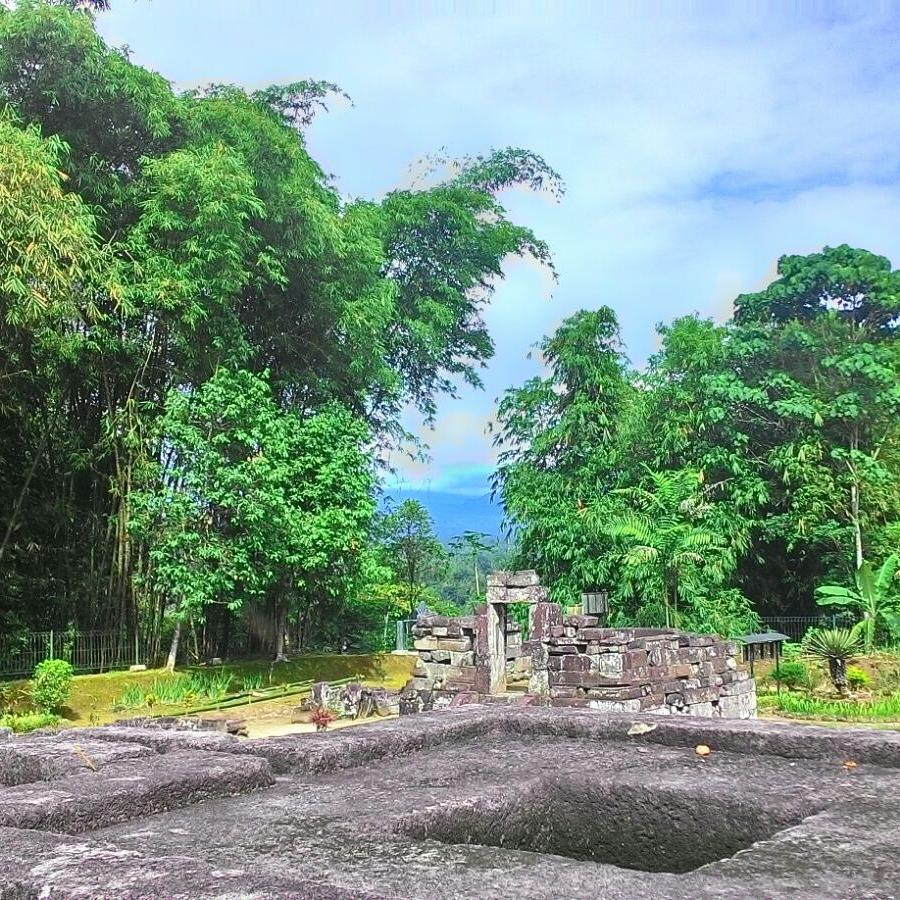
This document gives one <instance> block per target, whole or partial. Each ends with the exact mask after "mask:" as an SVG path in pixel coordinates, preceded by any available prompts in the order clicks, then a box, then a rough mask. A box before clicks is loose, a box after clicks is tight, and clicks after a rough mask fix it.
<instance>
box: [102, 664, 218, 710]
mask: <svg viewBox="0 0 900 900" xmlns="http://www.w3.org/2000/svg"><path fill="white" fill-rule="evenodd" d="M232 682H234V674H233V673H232V672H229V671H228V670H226V669H219V670H215V671H212V672H189V673H188V674H187V675H176V676H175V677H169V678H155V679H154V680H153V681H152V682H151V683H150V684H149V685H147V684H127V685H125V687H124V688H123V689H122V693H121V694H120V695H119V699H118V701H117V703H116V704H115V706H117V707H119V708H120V709H138V708H140V707H144V706H146V707H153V706H157V705H160V704H162V705H166V706H180V705H189V704H192V703H196V702H198V701H202V700H208V701H210V702H212V703H215V702H217V701H219V700H223V699H224V698H225V697H227V696H228V695H229V693H232V692H233V690H232Z"/></svg>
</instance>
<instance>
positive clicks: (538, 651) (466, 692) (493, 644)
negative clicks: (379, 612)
mask: <svg viewBox="0 0 900 900" xmlns="http://www.w3.org/2000/svg"><path fill="white" fill-rule="evenodd" d="M512 603H527V604H528V606H529V633H528V635H527V639H525V640H523V637H522V633H521V629H520V627H519V625H518V624H516V623H514V622H512V621H511V619H510V617H509V616H508V614H507V611H508V608H509V605H510V604H512ZM413 637H414V638H415V644H414V646H415V649H416V651H417V653H418V655H419V661H418V664H417V666H416V668H415V670H414V672H413V677H412V678H411V679H410V681H409V683H408V684H407V686H406V690H405V691H404V695H403V701H402V702H403V705H402V707H401V710H402V711H403V712H416V711H420V710H427V709H431V708H433V707H443V706H451V705H452V706H456V705H461V704H463V703H470V702H477V701H484V700H485V699H492V698H495V699H496V698H502V697H505V698H506V699H507V700H509V701H510V702H517V703H520V704H522V705H549V706H565V707H584V708H588V709H593V710H597V711H600V712H641V711H644V712H653V713H657V714H679V715H690V716H708V717H724V718H737V719H747V718H753V717H755V716H756V686H755V683H754V681H753V679H752V678H750V676H749V675H748V674H747V673H746V672H744V671H743V670H741V669H739V668H738V664H737V648H736V647H735V645H734V644H733V643H732V642H730V641H724V640H722V639H720V638H719V637H717V636H715V635H696V634H685V633H683V632H679V631H676V630H674V629H664V628H657V629H652V628H605V627H602V624H601V621H600V618H599V617H598V616H595V615H568V616H567V615H564V614H563V612H562V609H561V608H560V606H559V605H558V604H556V603H551V602H549V597H548V593H547V590H546V588H544V587H542V586H541V584H540V583H539V580H538V576H537V574H536V573H535V572H533V571H524V572H495V573H493V574H492V575H490V576H489V578H488V588H487V598H486V602H485V603H483V604H481V606H479V607H478V608H477V609H476V611H475V614H474V615H471V616H458V617H453V618H450V617H446V616H433V615H425V616H420V617H419V618H418V620H417V621H416V624H415V625H414V627H413ZM516 682H519V684H520V685H521V686H522V687H523V690H522V691H520V692H519V693H517V694H513V693H511V692H510V691H508V690H507V689H508V688H509V687H512V686H514V685H515V683H516ZM523 682H524V684H523Z"/></svg>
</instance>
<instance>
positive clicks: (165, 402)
mask: <svg viewBox="0 0 900 900" xmlns="http://www.w3.org/2000/svg"><path fill="white" fill-rule="evenodd" d="M84 5H85V4H81V3H78V2H69V0H67V2H65V3H53V4H51V3H45V2H41V0H21V2H19V3H17V4H15V8H13V9H8V8H6V7H5V6H0V106H2V107H3V111H2V113H0V232H2V234H3V240H2V247H0V346H2V347H3V350H4V352H3V354H0V472H2V474H3V477H2V479H0V563H2V565H3V569H4V579H3V581H2V584H0V627H2V628H4V629H6V628H8V627H9V628H11V627H16V628H22V627H24V628H38V627H43V628H49V627H55V628H59V629H62V628H65V627H67V626H69V625H70V624H75V625H76V626H77V627H79V628H81V629H91V628H98V627H103V628H121V629H123V630H126V629H127V630H128V632H129V633H131V631H132V630H133V629H134V628H135V626H140V632H141V633H142V634H145V635H148V647H147V648H146V651H147V653H148V655H149V656H150V657H159V655H160V650H161V648H160V642H161V639H162V636H163V633H164V628H165V627H166V623H169V625H171V624H172V622H173V620H174V619H178V620H181V621H183V622H184V624H185V631H186V632H188V630H189V634H186V641H189V643H190V645H191V647H192V652H198V653H201V654H202V653H203V652H206V653H208V654H209V655H216V650H217V649H221V646H227V641H228V637H227V636H228V634H229V633H230V630H237V628H238V627H240V628H243V629H244V630H249V631H253V632H254V634H255V635H263V636H264V640H265V642H266V643H268V644H269V645H270V646H271V648H272V649H273V650H275V651H276V652H278V649H279V647H280V645H281V642H282V637H283V634H284V633H285V631H287V630H289V629H290V630H291V631H292V633H293V636H294V637H295V638H296V639H297V641H298V642H304V643H307V644H308V643H311V642H315V641H316V640H318V639H320V638H321V637H322V636H323V635H325V633H326V632H328V631H329V629H331V627H332V624H333V623H332V620H333V619H334V618H335V617H338V616H340V615H341V614H342V611H343V610H344V607H345V606H346V604H345V598H346V597H348V596H350V595H352V594H354V593H355V592H356V591H357V589H358V587H359V585H360V583H362V582H364V581H365V578H364V577H363V575H362V570H363V569H364V568H365V565H366V564H365V562H364V561H363V560H362V557H363V556H364V555H365V553H366V552H367V544H368V543H369V542H370V533H369V531H370V519H371V513H372V508H373V503H374V501H373V498H374V495H375V487H376V485H375V472H374V471H373V469H372V466H371V464H370V462H369V457H372V456H375V457H378V458H383V456H384V454H383V452H382V451H383V450H384V449H386V448H391V447H393V446H396V444H397V443H399V442H400V441H402V440H403V439H404V438H405V437H407V435H406V433H405V429H404V428H403V426H402V424H401V419H402V417H403V416H404V414H405V411H406V410H407V409H408V408H410V407H412V408H418V410H420V411H421V413H422V414H423V415H424V416H425V418H429V417H430V416H431V415H432V414H433V412H434V408H435V403H436V399H437V397H438V396H439V395H440V394H441V393H442V392H447V391H449V392H452V391H454V390H455V389H456V385H457V384H458V383H459V379H462V380H463V381H469V382H471V383H477V381H478V375H477V372H478V368H479V367H480V366H481V365H482V364H483V363H484V362H485V361H486V360H487V359H488V358H490V356H491V354H492V353H493V345H492V342H491V340H490V337H489V335H488V334H487V331H486V328H485V325H484V321H483V315H482V314H483V311H484V308H485V306H486V304H487V303H488V302H489V300H490V297H491V293H492V291H493V290H494V288H495V286H496V284H497V283H498V280H499V279H500V278H501V277H502V274H503V267H504V264H505V262H506V260H508V259H509V258H510V257H515V256H523V255H529V256H532V257H535V258H536V259H537V260H538V261H539V262H540V263H541V264H543V265H546V266H549V267H550V268H551V269H552V264H551V261H550V257H549V252H548V250H547V247H546V245H545V244H544V243H543V242H541V241H540V240H539V239H538V238H537V237H536V236H535V235H534V234H532V232H531V231H529V230H528V229H526V228H522V227H520V226H517V225H515V224H514V223H513V222H512V221H510V219H509V217H508V216H507V214H506V212H505V211H504V209H503V208H502V207H501V205H500V203H499V201H498V194H499V193H500V192H501V191H503V190H506V189H508V188H511V187H515V186H519V185H521V186H525V187H528V188H530V189H535V190H542V189H550V190H552V191H553V192H555V193H558V192H559V189H560V186H559V183H558V178H557V177H556V176H555V173H553V172H552V170H551V169H550V168H549V167H548V166H547V165H546V163H545V162H544V161H543V160H542V159H541V158H540V157H538V156H536V155H535V154H532V153H529V152H526V151H523V150H518V149H511V150H499V151H496V152H493V153H491V154H489V155H487V156H485V157H477V158H473V159H466V160H461V161H458V162H456V161H449V160H448V161H444V162H445V163H446V165H445V166H444V171H443V172H442V173H433V174H434V177H432V178H431V179H430V180H429V183H428V184H427V185H426V186H423V187H420V188H417V189H411V190H404V191H395V192H392V193H391V194H389V195H388V196H387V197H385V198H384V199H383V200H381V201H379V202H374V201H369V200H365V199H358V200H353V201H351V202H348V201H346V200H345V198H342V197H341V196H340V195H339V194H338V193H337V191H336V190H335V188H334V184H333V182H332V180H331V179H330V178H329V177H328V176H326V174H325V173H324V172H323V170H322V168H321V167H320V166H319V165H318V164H317V163H316V162H315V160H314V159H313V158H312V157H311V156H310V154H309V152H308V150H307V148H306V143H305V140H304V136H303V129H304V128H305V127H306V126H307V125H308V124H309V122H310V120H311V118H312V116H313V115H314V114H315V113H316V111H318V110H320V109H323V108H324V107H325V105H326V103H327V102H328V100H329V99H330V98H331V97H336V96H340V95H341V94H342V93H343V92H342V91H341V90H340V88H339V87H337V86H336V85H334V84H331V83H329V82H324V81H304V82H296V83H292V84H283V85H274V86H271V87H268V88H266V87H263V88H261V89H259V90H257V91H254V92H252V93H247V92H245V91H243V90H241V89H240V88H237V87H234V86H229V85H213V86H210V87H208V88H205V89H202V90H195V91H190V92H186V93H182V94H176V93H174V92H173V90H172V87H171V85H170V84H169V83H168V82H167V81H166V80H165V79H164V78H163V77H162V76H160V75H157V74H156V73H153V72H150V71H148V70H146V69H144V68H142V67H140V66H138V65H135V64H134V63H133V62H132V61H131V60H130V59H129V56H128V53H127V51H125V50H118V49H115V48H111V47H108V46H107V45H106V44H105V43H104V42H103V40H102V39H101V37H100V36H99V35H98V33H97V31H96V29H95V26H94V22H93V18H92V16H91V15H90V14H87V13H86V12H85V11H84V10H83V9H76V7H79V8H80V7H83V6H84ZM88 5H90V6H93V7H96V8H99V7H101V6H102V5H103V4H102V0H94V2H92V3H89V4H88ZM34 598H40V599H39V600H36V599H34ZM225 610H227V612H225ZM232 624H234V625H235V626H236V627H235V629H231V625H232ZM334 627H335V628H337V627H338V626H337V625H335V626H334ZM201 628H202V629H203V631H204V635H203V637H204V641H203V642H204V643H205V645H206V646H205V647H204V648H200V647H199V644H200V640H198V635H197V631H198V629H201Z"/></svg>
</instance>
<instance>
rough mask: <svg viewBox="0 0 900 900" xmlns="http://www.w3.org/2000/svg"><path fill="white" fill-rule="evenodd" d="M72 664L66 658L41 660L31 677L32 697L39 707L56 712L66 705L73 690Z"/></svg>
mask: <svg viewBox="0 0 900 900" xmlns="http://www.w3.org/2000/svg"><path fill="white" fill-rule="evenodd" d="M72 674H73V673H72V664H71V663H69V662H66V660H64V659H45V660H44V661H43V662H39V663H38V664H37V666H36V667H35V670H34V675H33V676H32V679H31V699H32V700H33V701H34V703H35V705H36V706H37V707H38V709H41V710H43V711H44V712H50V713H55V712H57V711H58V710H60V709H61V708H62V707H63V706H65V704H66V701H67V700H68V699H69V694H70V693H71V690H72Z"/></svg>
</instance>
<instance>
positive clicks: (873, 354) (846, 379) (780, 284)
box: [735, 245, 900, 569]
mask: <svg viewBox="0 0 900 900" xmlns="http://www.w3.org/2000/svg"><path fill="white" fill-rule="evenodd" d="M778 274H779V278H778V279H777V280H776V281H775V282H773V283H772V284H771V285H770V286H769V287H767V288H766V289H765V290H764V291H761V292H760V293H758V294H750V295H744V296H741V297H738V298H737V300H736V311H735V323H736V325H737V326H738V328H739V347H738V348H737V349H738V354H737V355H738V356H739V359H740V364H741V370H742V371H743V372H745V373H746V375H745V376H744V378H743V379H742V380H743V381H744V384H745V385H746V387H747V389H748V390H747V392H746V393H745V396H744V398H742V399H743V400H744V405H745V406H746V408H747V414H749V415H750V416H752V417H753V418H754V419H755V420H756V421H757V422H759V423H765V424H766V426H767V428H766V430H767V431H768V441H767V443H768V454H767V457H768V458H767V463H768V465H769V466H771V468H772V470H773V475H775V476H776V477H777V478H779V479H780V480H781V482H782V483H783V484H785V485H787V486H789V488H790V490H789V492H782V497H783V505H782V508H783V510H784V512H783V515H784V517H785V519H786V524H790V525H791V526H792V527H793V528H795V529H797V530H806V531H807V533H809V532H811V533H812V534H813V535H815V533H816V531H817V530H819V528H817V526H818V523H819V522H822V520H823V518H825V517H826V516H827V517H829V518H831V517H834V518H836V519H837V520H838V521H841V522H843V523H846V525H847V526H849V529H850V531H851V533H852V541H853V546H854V558H855V566H854V567H855V568H856V569H858V568H859V567H860V566H861V565H862V563H863V559H864V552H865V548H864V534H865V532H866V530H870V529H874V528H876V527H877V526H878V523H879V521H880V520H883V517H884V515H885V513H889V512H895V511H896V494H897V486H898V482H897V466H896V459H894V458H893V457H895V455H896V443H897V440H896V439H897V422H898V413H900V383H898V372H900V368H898V363H900V355H898V348H897V345H896V337H897V329H896V323H897V320H898V316H900V272H896V271H893V270H892V268H891V264H890V262H889V261H888V260H887V259H885V258H884V257H880V256H876V255H875V254H873V253H869V252H867V251H865V250H856V249H853V248H851V247H848V246H846V245H842V246H840V247H835V248H831V247H826V248H825V249H824V250H823V251H822V252H821V253H814V254H811V255H810V256H786V257H782V258H781V259H780V260H779V263H778ZM773 438H774V440H773ZM823 513H824V516H823ZM823 524H824V523H823ZM829 530H830V525H825V526H824V529H823V530H821V531H820V532H819V533H820V534H821V535H822V536H823V537H831V535H828V531H829ZM832 534H833V532H832Z"/></svg>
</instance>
